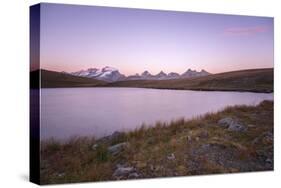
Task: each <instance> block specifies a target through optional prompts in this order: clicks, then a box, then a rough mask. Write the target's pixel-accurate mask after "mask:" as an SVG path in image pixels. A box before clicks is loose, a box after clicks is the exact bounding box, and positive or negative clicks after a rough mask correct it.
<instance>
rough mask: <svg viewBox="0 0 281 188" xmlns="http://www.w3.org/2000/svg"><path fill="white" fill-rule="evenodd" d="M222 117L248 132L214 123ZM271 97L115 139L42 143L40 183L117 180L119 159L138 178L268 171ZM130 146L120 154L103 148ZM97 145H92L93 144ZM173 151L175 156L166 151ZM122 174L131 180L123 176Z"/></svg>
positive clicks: (74, 139)
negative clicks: (231, 129)
mask: <svg viewBox="0 0 281 188" xmlns="http://www.w3.org/2000/svg"><path fill="white" fill-rule="evenodd" d="M224 117H232V118H235V119H238V120H239V121H240V122H242V123H243V125H245V126H247V128H248V130H247V131H246V132H231V131H228V130H227V129H225V128H223V127H221V126H219V125H218V123H217V122H218V121H219V120H220V119H221V118H224ZM269 133H273V102H270V101H264V102H262V103H260V104H259V105H258V106H245V105H242V106H233V107H227V108H225V109H224V110H222V111H220V112H218V113H208V114H206V115H204V116H201V117H197V118H193V119H189V120H186V119H183V118H180V119H178V120H173V121H171V122H156V123H155V125H154V126H148V125H144V124H143V125H142V126H141V127H140V128H138V129H136V130H134V131H131V132H127V133H122V134H121V135H119V136H118V137H116V138H114V139H113V140H107V141H102V139H100V140H95V139H94V138H87V137H76V138H72V139H70V140H68V141H66V142H59V141H56V140H54V139H49V140H44V141H42V142H41V183H42V184H49V183H68V182H85V181H106V180H115V179H116V178H115V177H113V176H112V175H113V173H114V170H115V169H116V166H117V164H126V165H127V166H132V167H134V168H135V169H136V172H137V173H138V174H139V175H140V176H139V178H153V177H168V176H185V175H199V174H212V173H234V172H249V171H261V170H272V169H273V164H271V165H268V164H267V163H266V162H265V161H266V160H272V161H273V140H272V139H270V138H268V137H266V136H264V135H266V134H269ZM121 142H128V143H129V145H128V147H126V148H125V149H124V150H123V151H122V152H120V153H119V154H118V155H111V154H110V153H109V152H108V151H107V147H108V146H111V145H115V144H117V143H121ZM94 144H98V147H97V148H96V149H93V148H92V146H93V145H94ZM171 154H174V156H175V159H174V160H169V159H167V156H169V155H171ZM124 179H129V178H128V177H124Z"/></svg>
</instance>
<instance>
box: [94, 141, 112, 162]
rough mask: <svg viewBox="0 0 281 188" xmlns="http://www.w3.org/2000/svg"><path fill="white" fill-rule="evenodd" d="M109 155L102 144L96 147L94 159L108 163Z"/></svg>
mask: <svg viewBox="0 0 281 188" xmlns="http://www.w3.org/2000/svg"><path fill="white" fill-rule="evenodd" d="M108 158H109V154H108V151H107V147H106V146H105V145H103V144H101V145H98V147H97V151H96V159H97V161H99V162H106V161H108Z"/></svg>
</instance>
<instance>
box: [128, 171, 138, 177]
mask: <svg viewBox="0 0 281 188" xmlns="http://www.w3.org/2000/svg"><path fill="white" fill-rule="evenodd" d="M138 177H139V174H138V173H136V172H133V173H130V174H129V176H128V178H138Z"/></svg>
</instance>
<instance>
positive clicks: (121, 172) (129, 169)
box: [113, 165, 135, 177]
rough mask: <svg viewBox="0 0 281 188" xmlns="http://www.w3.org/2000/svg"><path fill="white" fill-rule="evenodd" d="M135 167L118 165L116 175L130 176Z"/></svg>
mask: <svg viewBox="0 0 281 188" xmlns="http://www.w3.org/2000/svg"><path fill="white" fill-rule="evenodd" d="M134 171H135V169H134V168H133V167H124V166H122V165H117V169H116V170H115V171H114V173H113V176H114V177H124V176H128V175H129V174H130V173H132V172H134Z"/></svg>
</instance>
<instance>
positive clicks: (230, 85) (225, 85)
mask: <svg viewBox="0 0 281 188" xmlns="http://www.w3.org/2000/svg"><path fill="white" fill-rule="evenodd" d="M107 86H110V87H141V88H157V89H181V90H185V89H186V90H188V89H191V90H206V91H208V90H211V91H212V90H220V91H253V92H273V69H272V68H269V69H251V70H241V71H233V72H225V73H220V74H213V75H209V76H205V77H200V78H189V79H175V80H129V81H119V82H114V83H109V84H107Z"/></svg>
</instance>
